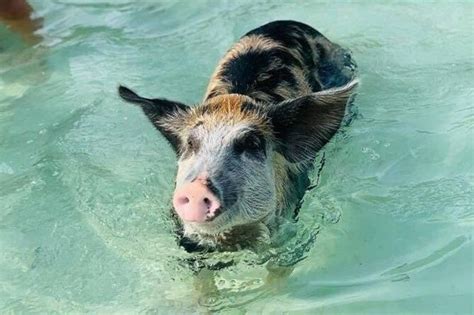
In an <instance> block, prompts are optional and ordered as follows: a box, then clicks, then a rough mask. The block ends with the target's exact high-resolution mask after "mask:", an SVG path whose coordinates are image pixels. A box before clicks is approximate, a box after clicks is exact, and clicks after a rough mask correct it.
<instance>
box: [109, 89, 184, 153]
mask: <svg viewBox="0 0 474 315" xmlns="http://www.w3.org/2000/svg"><path fill="white" fill-rule="evenodd" d="M118 93H119V95H120V97H121V98H122V99H124V100H125V101H127V102H130V103H134V104H138V105H140V107H141V108H142V110H143V112H144V113H145V115H146V116H147V117H148V119H149V120H150V121H151V122H152V124H153V125H154V126H155V128H156V129H158V130H159V131H160V132H161V134H162V135H163V136H164V137H165V138H166V140H168V142H169V143H170V144H171V146H172V147H173V149H174V150H175V151H176V152H178V150H179V145H180V143H179V141H180V140H179V137H178V136H177V135H176V134H175V133H173V132H172V130H170V129H169V128H164V127H163V125H161V124H160V122H161V121H162V120H164V119H165V118H169V117H170V116H171V115H173V114H176V113H177V112H179V111H185V110H186V109H187V108H188V106H186V105H184V104H182V103H178V102H173V101H168V100H166V99H160V98H154V99H149V98H144V97H141V96H139V95H138V94H136V93H135V92H133V91H132V90H130V89H129V88H126V87H124V86H119V88H118Z"/></svg>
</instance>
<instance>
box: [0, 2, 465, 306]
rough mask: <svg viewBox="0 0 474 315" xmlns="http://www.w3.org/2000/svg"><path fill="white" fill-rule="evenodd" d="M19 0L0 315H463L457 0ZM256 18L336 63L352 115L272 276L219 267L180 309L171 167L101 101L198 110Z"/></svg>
mask: <svg viewBox="0 0 474 315" xmlns="http://www.w3.org/2000/svg"><path fill="white" fill-rule="evenodd" d="M32 5H33V7H34V9H35V12H36V13H35V14H36V15H37V16H40V17H42V18H43V27H42V28H41V29H40V30H39V35H40V36H41V37H42V38H43V39H42V41H41V43H39V44H37V45H36V46H34V47H31V46H28V45H26V44H25V43H23V42H22V40H21V39H20V37H19V36H18V35H17V34H13V33H12V32H10V31H9V30H8V29H7V28H6V27H5V26H3V25H0V313H8V312H18V313H28V312H48V313H52V312H59V313H71V312H98V313H111V312H122V313H138V312H150V313H193V312H201V311H206V310H210V311H220V312H222V313H235V314H240V313H245V312H248V313H262V312H263V313H282V312H288V313H292V314H293V313H296V314H315V313H316V314H319V313H324V314H335V313H337V314H344V313H347V314H355V313H363V314H367V313H369V314H380V313H403V314H407V313H430V314H431V313H443V314H446V313H450V314H451V313H457V314H469V313H472V312H473V302H472V301H473V300H474V296H473V292H474V290H473V282H474V279H473V274H474V270H473V250H474V247H473V241H472V236H473V223H474V210H473V206H472V205H473V200H472V199H473V158H474V156H473V155H474V154H473V152H474V151H473V144H474V141H473V123H474V113H473V102H472V100H473V96H474V95H473V94H474V93H473V78H474V76H473V68H474V63H473V61H474V60H473V42H474V36H473V20H474V19H473V10H474V8H473V5H471V4H454V3H450V4H427V5H414V4H373V3H366V4H324V3H321V4H316V3H313V1H306V2H303V1H299V2H298V3H285V2H283V1H282V2H279V1H192V2H191V1H183V2H178V3H175V2H174V1H159V2H153V3H152V2H144V3H140V4H136V3H134V2H133V1H108V2H107V1H69V0H68V1H59V0H55V1H34V2H33V3H32ZM274 19H295V20H299V21H302V22H306V23H308V24H310V25H312V26H314V27H315V28H317V29H318V30H320V31H321V32H322V33H323V34H325V35H326V36H327V37H329V38H330V39H331V40H333V41H335V42H337V43H339V44H341V45H343V46H344V47H347V48H350V49H351V50H352V52H353V55H354V58H355V59H356V61H357V63H358V65H359V72H360V78H361V81H362V85H361V87H360V89H359V94H358V96H357V99H356V102H355V108H356V109H357V112H358V115H357V118H356V119H355V120H354V121H353V122H352V124H351V125H350V126H348V127H346V128H345V129H344V131H343V132H342V133H340V134H339V135H338V136H337V137H336V138H335V139H334V141H332V142H331V143H330V144H329V145H328V146H327V147H326V148H325V149H324V154H325V159H326V163H325V165H324V168H323V169H322V172H321V174H320V182H319V185H318V187H317V188H316V189H314V190H312V191H311V192H310V193H308V194H307V195H306V197H305V201H304V204H303V207H302V209H301V212H300V220H299V222H298V224H297V228H298V235H297V236H296V238H295V239H293V241H291V242H290V244H288V245H287V247H288V248H287V249H288V250H287V251H286V252H285V251H282V255H284V254H285V255H286V254H287V256H285V257H286V258H288V259H289V261H292V262H295V261H296V260H299V262H298V263H296V265H295V270H294V272H293V273H292V274H291V276H290V277H289V278H288V280H287V281H285V282H284V283H283V284H282V285H279V286H275V287H273V288H270V289H268V288H263V287H262V285H263V279H264V277H265V275H266V271H265V267H264V266H263V265H262V264H261V261H259V259H260V258H261V257H257V256H255V255H253V254H251V253H241V254H239V257H236V256H235V255H234V256H232V254H229V256H228V257H227V256H226V257H220V258H219V259H229V260H232V259H236V260H238V261H239V262H238V263H237V264H236V265H235V266H233V267H230V268H226V269H223V270H221V271H219V272H218V274H217V280H218V281H217V284H218V287H219V289H220V290H221V294H220V295H217V296H212V297H211V298H209V299H196V296H195V292H194V290H193V277H192V271H191V268H190V267H189V265H188V264H187V263H185V262H184V261H185V260H186V259H189V258H190V255H189V254H187V253H185V252H184V251H183V250H182V249H181V248H179V247H178V246H177V245H176V240H175V237H174V235H173V232H172V230H173V227H172V223H171V221H170V219H169V216H168V211H169V209H170V207H171V203H170V196H171V193H172V190H173V177H174V172H175V157H174V153H173V152H172V150H171V148H170V147H169V146H168V145H167V144H166V142H165V140H164V139H163V138H162V137H161V136H160V135H159V134H158V133H157V132H156V131H155V130H154V129H153V127H152V126H151V125H150V124H149V123H148V121H147V120H146V118H145V117H144V115H143V114H141V112H140V111H139V110H138V109H137V108H135V107H133V106H129V105H126V104H124V103H123V102H121V101H120V100H119V99H118V97H117V95H116V87H117V85H118V83H123V84H127V85H129V86H131V87H133V88H136V89H137V90H138V91H141V92H142V93H143V95H149V96H161V97H166V98H170V99H176V100H180V101H183V102H187V103H190V104H192V103H197V102H198V101H199V100H200V99H201V97H202V95H203V93H204V90H205V87H206V85H207V80H208V78H209V77H210V75H211V73H212V71H213V69H214V67H215V65H216V63H217V61H218V59H219V58H220V56H222V54H223V53H224V52H225V51H226V49H228V47H229V46H230V45H231V44H232V43H233V42H234V41H235V40H237V39H238V38H239V37H240V36H241V35H242V34H244V33H245V32H247V31H249V30H250V29H252V28H255V27H257V26H259V25H262V24H264V23H266V22H268V21H271V20H274ZM321 157H322V156H321V155H320V156H319V157H318V163H319V161H320V160H321ZM315 175H316V174H314V177H316V176H315ZM282 250H283V249H282ZM288 253H289V254H288ZM288 255H289V256H288ZM286 258H285V259H286ZM239 259H240V260H239Z"/></svg>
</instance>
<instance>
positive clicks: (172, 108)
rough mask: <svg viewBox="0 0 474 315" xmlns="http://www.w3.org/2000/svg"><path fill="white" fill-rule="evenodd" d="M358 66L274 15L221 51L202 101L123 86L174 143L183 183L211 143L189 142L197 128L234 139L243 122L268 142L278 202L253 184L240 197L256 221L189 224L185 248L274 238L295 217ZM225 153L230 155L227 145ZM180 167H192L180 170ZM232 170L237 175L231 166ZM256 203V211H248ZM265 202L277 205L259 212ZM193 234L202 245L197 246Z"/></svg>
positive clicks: (341, 112)
mask: <svg viewBox="0 0 474 315" xmlns="http://www.w3.org/2000/svg"><path fill="white" fill-rule="evenodd" d="M354 72H355V64H354V62H353V61H352V59H351V57H350V55H349V53H348V52H347V51H346V50H344V49H342V48H341V47H339V46H338V45H336V44H334V43H331V42H330V41H329V40H328V39H326V38H325V37H324V36H322V35H321V34H320V33H319V32H318V31H316V30H315V29H313V28H311V27H309V26H307V25H305V24H303V23H299V22H294V21H276V22H272V23H269V24H266V25H264V26H261V27H259V28H257V29H255V30H253V31H251V32H249V33H247V34H246V35H244V36H243V37H242V38H241V39H240V40H239V41H238V42H237V43H236V44H235V45H234V46H233V47H232V48H231V49H230V50H229V51H228V52H227V53H226V54H225V55H224V57H223V58H222V59H221V61H220V62H219V64H218V65H217V67H216V70H215V72H214V74H213V75H212V77H211V80H210V83H209V85H208V88H207V91H206V93H205V96H204V100H203V103H202V104H201V105H199V106H197V107H193V108H188V107H186V106H185V105H183V104H180V103H176V102H169V101H165V100H159V99H144V98H141V97H138V96H137V95H136V94H134V92H132V91H130V90H128V89H126V88H122V87H121V90H120V91H119V92H120V94H121V96H122V98H124V99H126V100H128V101H131V102H135V103H140V104H142V105H143V106H142V107H143V109H144V112H145V114H147V116H148V118H149V119H150V120H151V121H152V122H153V124H154V125H155V127H156V128H157V129H158V130H160V131H161V132H162V133H163V134H164V135H165V137H166V138H167V139H168V141H169V142H170V143H171V144H172V146H173V147H174V148H175V150H176V152H177V154H178V156H179V157H180V161H179V167H178V176H177V185H179V184H180V183H181V182H183V181H185V180H189V179H190V177H192V176H191V175H189V170H190V169H192V168H193V167H194V164H195V163H198V162H199V161H198V160H196V159H195V154H194V153H196V152H197V150H205V149H206V147H209V148H211V145H212V144H211V143H207V144H206V143H203V144H192V143H191V144H190V138H192V136H193V133H199V135H200V136H201V138H202V137H205V136H207V137H210V136H213V137H217V136H216V132H217V133H218V132H219V130H222V131H221V133H222V135H221V136H219V137H221V138H222V139H226V136H227V135H228V134H233V133H235V134H236V136H233V137H231V138H232V139H231V138H229V139H228V140H222V141H224V142H223V143H224V144H223V145H227V146H228V145H229V144H228V142H231V141H233V138H235V137H237V136H238V133H239V131H238V130H247V129H249V128H250V129H252V130H254V131H255V132H258V133H259V134H262V135H263V136H264V137H265V140H266V141H268V142H269V143H270V145H269V146H268V147H267V149H266V152H265V154H266V155H267V157H268V158H267V160H268V161H269V163H271V165H269V166H268V165H267V166H268V168H269V169H271V174H268V172H267V173H265V174H266V175H263V173H262V175H261V176H267V177H269V178H271V180H272V181H273V182H274V184H275V186H274V192H273V193H274V195H275V202H274V203H267V204H261V205H258V206H256V204H258V203H259V201H262V200H266V199H268V198H269V197H268V196H267V193H265V192H260V191H259V190H256V191H255V196H253V197H254V198H253V199H252V201H251V203H250V204H248V205H247V206H245V205H241V206H242V209H240V210H239V211H241V212H242V213H243V215H244V216H247V221H249V219H248V217H253V219H252V220H251V221H252V223H249V224H246V223H245V222H247V221H245V220H243V221H242V222H243V223H242V225H239V224H236V222H239V221H238V220H237V221H231V222H233V223H232V224H233V225H231V226H227V225H223V226H222V227H218V228H217V227H216V230H215V231H216V232H212V233H207V232H206V231H203V230H200V229H199V226H193V225H192V224H189V225H185V226H183V230H182V233H183V235H184V237H186V239H185V241H183V242H182V244H183V245H185V246H188V249H192V248H202V246H204V247H207V248H209V247H210V248H216V247H217V248H218V249H223V250H234V249H240V248H242V247H249V246H250V247H252V246H254V245H255V243H257V242H258V241H263V242H268V240H269V238H270V236H271V234H272V232H273V230H274V229H276V228H278V222H279V218H291V217H292V212H293V211H294V209H295V207H296V206H297V205H298V203H299V202H300V200H301V199H302V197H303V195H304V193H305V191H306V188H307V187H308V185H309V179H308V172H309V171H310V169H311V167H312V162H313V160H314V157H315V154H316V152H317V151H318V150H319V149H320V148H321V147H322V146H324V144H325V143H326V142H327V141H329V139H330V138H331V137H332V135H333V134H334V132H335V131H336V130H337V129H338V127H339V125H340V122H341V119H342V117H343V116H344V111H345V105H346V103H347V102H348V100H349V99H350V96H351V93H352V91H353V89H354V87H355V86H356V84H357V82H356V81H351V80H354V77H355V74H354ZM315 92H319V93H317V94H315ZM135 96H136V97H135ZM308 104H310V105H311V104H314V105H311V106H309V105H308ZM334 104H337V108H336V107H335V106H336V105H334ZM158 107H159V108H158ZM312 111H313V112H314V113H313V112H312ZM163 112H164V113H163ZM320 113H322V114H320ZM319 114H320V115H319ZM318 115H319V116H318ZM295 123H298V126H297V127H296V128H295V126H294V125H295ZM246 128H247V129H246ZM216 130H217V131H216ZM236 130H237V131H236ZM215 139H217V138H215ZM219 139H220V138H219ZM294 139H298V141H294ZM209 141H211V140H209ZM214 141H215V140H214ZM226 141H227V142H226ZM191 142H192V141H191ZM212 148H214V149H212V150H215V147H212ZM211 153H212V154H215V152H214V151H213V152H210V153H209V154H211ZM219 154H221V155H222V157H221V160H225V152H221V153H219ZM193 158H194V160H193ZM199 163H203V162H202V161H201V162H199ZM262 165H263V164H262ZM250 167H251V166H250ZM260 168H261V167H260ZM183 169H184V170H186V174H180V172H181V171H180V170H183ZM251 171H253V172H254V173H255V172H257V171H258V170H257V169H255V170H250V171H249V174H250V173H251ZM183 172H184V171H183ZM227 176H238V174H237V173H235V172H234V173H232V172H231V173H228V174H227ZM248 178H249V180H251V179H252V177H251V176H248ZM247 184H248V185H249V186H248V187H250V188H251V187H252V186H251V183H250V184H249V183H247ZM255 185H257V186H258V185H260V186H261V183H257V182H256V183H255ZM231 189H232V188H231ZM247 189H249V188H247ZM259 193H261V194H260V195H259ZM268 193H271V191H269V192H268ZM244 201H245V200H244ZM249 202H250V201H249ZM252 205H253V206H255V207H256V208H257V209H260V210H259V211H260V212H258V211H257V212H255V211H254V212H252V211H253V209H250V208H249V207H250V206H252ZM266 207H270V208H271V209H269V211H266V212H262V211H263V210H261V209H265V208H266ZM247 208H248V209H247ZM246 211H247V212H248V213H246ZM257 215H258V216H257ZM177 222H178V224H179V220H177ZM227 223H228V222H227ZM196 243H198V244H199V245H201V247H199V246H197V247H196V246H195V245H196ZM186 244H187V245H186ZM190 244H191V245H190Z"/></svg>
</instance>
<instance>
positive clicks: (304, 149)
mask: <svg viewBox="0 0 474 315" xmlns="http://www.w3.org/2000/svg"><path fill="white" fill-rule="evenodd" d="M357 84H358V81H357V80H354V81H351V82H349V83H348V84H346V85H345V86H342V87H338V88H334V89H329V90H325V91H321V92H317V93H313V94H309V95H305V96H302V97H299V98H296V99H293V100H289V101H284V102H282V103H280V104H277V105H275V106H273V107H271V108H270V110H269V112H268V117H269V118H270V120H271V123H272V125H273V131H274V133H275V137H276V139H277V147H276V150H277V151H278V152H280V153H281V154H282V155H283V156H284V157H285V158H286V159H287V160H288V161H289V162H292V163H297V162H304V161H308V160H311V159H313V158H314V157H315V154H316V152H318V151H319V150H320V149H321V148H322V147H323V146H324V145H325V144H326V143H327V142H328V141H329V140H330V139H331V137H332V136H333V135H334V134H335V133H336V131H337V129H338V128H339V126H340V124H341V121H342V119H343V117H344V114H345V109H346V104H347V103H348V101H349V99H350V97H351V95H352V92H353V91H354V89H355V87H356V86H357Z"/></svg>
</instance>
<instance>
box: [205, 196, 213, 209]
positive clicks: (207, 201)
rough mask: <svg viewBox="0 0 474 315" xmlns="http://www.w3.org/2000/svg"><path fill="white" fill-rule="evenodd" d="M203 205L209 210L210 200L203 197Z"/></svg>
mask: <svg viewBox="0 0 474 315" xmlns="http://www.w3.org/2000/svg"><path fill="white" fill-rule="evenodd" d="M204 203H205V204H206V206H207V207H208V208H209V207H210V206H211V203H212V202H211V200H209V198H207V197H204Z"/></svg>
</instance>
